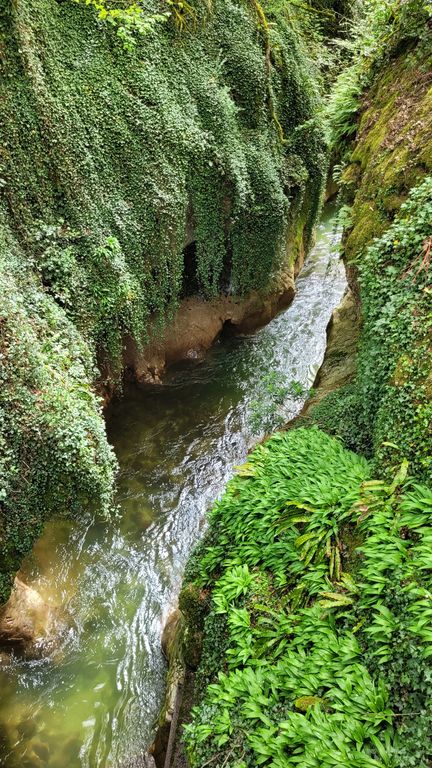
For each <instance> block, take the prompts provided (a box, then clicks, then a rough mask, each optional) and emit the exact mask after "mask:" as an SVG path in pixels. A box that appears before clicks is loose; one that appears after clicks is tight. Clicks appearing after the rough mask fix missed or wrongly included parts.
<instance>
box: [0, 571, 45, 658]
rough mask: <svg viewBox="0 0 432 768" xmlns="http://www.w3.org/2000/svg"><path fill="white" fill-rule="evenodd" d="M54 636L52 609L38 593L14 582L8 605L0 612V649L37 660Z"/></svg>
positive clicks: (17, 580) (20, 582)
mask: <svg viewBox="0 0 432 768" xmlns="http://www.w3.org/2000/svg"><path fill="white" fill-rule="evenodd" d="M55 633H56V621H55V611H54V610H53V608H51V606H50V605H48V603H46V602H45V600H44V599H43V598H42V597H41V595H40V594H39V592H37V591H36V590H35V589H33V588H32V587H29V586H27V584H24V582H22V581H20V579H17V578H16V579H15V582H14V586H13V589H12V592H11V596H10V598H9V600H8V602H7V603H6V604H5V605H4V606H3V608H1V609H0V646H1V647H2V648H3V649H4V650H14V651H16V652H18V653H21V654H23V655H25V656H26V657H38V656H40V654H41V652H42V648H43V646H44V644H45V643H46V642H47V641H49V640H52V639H53V637H54V636H55Z"/></svg>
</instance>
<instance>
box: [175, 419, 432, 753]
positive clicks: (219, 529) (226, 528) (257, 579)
mask: <svg viewBox="0 0 432 768" xmlns="http://www.w3.org/2000/svg"><path fill="white" fill-rule="evenodd" d="M237 471H238V474H237V477H236V478H234V479H233V480H232V481H231V482H230V483H229V485H228V487H227V489H226V492H225V494H224V496H223V498H222V500H221V501H220V502H218V503H217V504H216V505H215V507H214V509H213V512H212V515H211V518H210V530H209V533H208V534H207V539H206V541H205V542H204V544H203V545H202V546H201V550H199V551H198V552H197V553H196V555H195V557H194V559H193V560H192V561H191V563H190V565H189V572H188V575H187V581H186V584H185V586H184V588H183V593H182V596H181V606H182V609H183V610H184V612H185V614H186V616H187V618H188V621H189V625H188V626H189V629H188V632H189V633H190V632H191V630H192V628H195V634H194V635H193V637H192V641H193V642H196V637H197V634H196V633H197V631H199V630H200V629H202V627H203V622H204V631H205V636H204V647H203V655H202V661H201V665H200V669H199V673H198V678H199V680H198V686H197V687H198V697H199V706H198V707H197V708H196V709H195V710H194V716H193V720H192V723H191V724H190V725H188V726H187V727H186V744H187V749H188V754H189V758H190V763H191V766H204V765H207V764H208V761H211V764H212V765H215V766H216V767H218V766H236V768H245V767H246V766H254V767H255V766H257V765H268V766H274V767H275V768H276V767H278V768H284V767H285V766H288V765H297V766H299V765H301V766H305V767H306V766H307V767H308V768H322V766H329V767H330V766H338V767H339V766H346V768H354V766H357V768H373V767H375V768H384V767H385V768H396V767H398V768H402V766H410V765H412V766H414V765H415V766H418V768H426V766H428V765H429V764H430V758H431V755H432V741H431V735H430V728H429V722H430V717H431V714H432V711H431V702H432V688H431V680H432V677H431V675H432V666H431V662H430V658H431V656H432V633H431V631H430V628H429V627H430V617H431V615H432V607H431V603H430V598H431V588H432V580H431V572H432V569H431V557H430V547H431V529H430V515H431V511H432V510H431V507H432V492H431V491H430V490H429V489H428V488H427V487H424V486H421V485H419V484H418V483H416V482H414V481H413V480H410V479H407V464H406V463H404V464H403V465H402V466H401V468H400V470H399V472H398V473H397V475H396V476H395V478H394V479H393V481H392V482H391V483H388V484H386V483H385V482H383V481H381V480H375V481H374V480H371V479H369V475H370V469H369V466H368V464H367V463H366V461H365V460H364V459H362V458H361V457H359V456H358V455H355V454H354V453H351V452H348V451H346V450H345V449H344V448H343V447H342V446H341V444H340V442H338V441H336V440H335V439H334V438H331V437H329V436H327V435H325V434H324V433H323V432H321V431H319V430H317V429H316V428H311V429H303V428H300V429H297V430H292V431H290V432H288V433H285V434H277V435H275V436H274V437H273V438H271V439H270V440H269V441H267V442H266V443H265V444H264V445H262V446H259V447H258V448H256V449H255V451H254V452H253V453H252V454H251V455H250V457H249V458H248V462H247V464H245V465H244V466H242V467H239V468H238V470H237ZM209 586H212V593H211V597H210V596H209V594H208V592H207V590H208V587H209ZM208 610H209V611H210V612H209V613H208V615H206V612H207V611H208Z"/></svg>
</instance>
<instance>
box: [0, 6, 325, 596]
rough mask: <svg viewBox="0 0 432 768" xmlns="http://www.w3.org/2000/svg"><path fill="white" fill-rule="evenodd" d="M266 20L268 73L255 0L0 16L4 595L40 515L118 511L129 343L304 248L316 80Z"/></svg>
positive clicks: (290, 33)
mask: <svg viewBox="0 0 432 768" xmlns="http://www.w3.org/2000/svg"><path fill="white" fill-rule="evenodd" d="M263 13H265V10H264V11H263ZM179 15H180V17H182V18H180V17H179ZM269 16H270V21H271V25H270V26H271V29H270V30H269V35H271V38H272V39H271V50H272V61H271V66H270V67H269V66H268V62H267V53H268V51H267V48H266V43H265V40H264V39H263V35H262V28H261V26H260V23H259V19H258V17H257V12H256V8H255V6H254V5H253V4H250V3H246V2H242V1H240V0H218V1H217V2H215V3H214V4H213V5H212V7H211V9H210V6H208V5H207V4H205V3H201V4H198V3H196V4H194V5H192V4H190V5H189V4H187V3H177V4H176V3H175V2H170V3H166V4H165V5H164V6H162V8H161V6H160V4H159V3H155V4H154V5H152V4H151V3H148V4H145V5H144V4H141V3H136V4H131V3H127V2H125V3H121V2H106V1H105V0H98V1H97V2H96V0H95V1H93V0H89V2H86V1H85V0H83V1H82V2H81V1H80V2H76V1H75V0H70V1H69V0H67V2H57V0H31V2H30V0H22V2H20V3H8V4H3V5H2V6H1V9H0V38H1V47H0V70H1V77H0V91H1V93H0V120H1V123H2V146H1V148H0V185H1V187H0V193H1V200H0V213H1V216H2V218H1V222H0V226H1V238H2V241H1V259H2V262H1V264H2V266H1V273H0V279H1V281H2V282H1V287H2V294H3V293H4V294H5V295H6V294H7V296H8V298H7V301H5V302H4V303H3V306H2V309H1V311H2V315H1V323H2V325H1V332H0V344H1V345H2V347H3V352H2V354H3V355H4V357H3V358H2V362H3V369H2V382H3V385H2V390H1V393H0V400H1V403H0V407H1V408H2V419H3V420H2V422H1V424H0V436H1V437H0V439H1V440H2V445H3V448H4V450H3V458H2V462H3V463H2V474H1V489H2V490H1V499H0V503H1V505H2V507H1V512H0V530H1V534H0V556H1V569H2V574H3V577H2V578H3V582H2V587H1V594H0V601H1V600H2V599H3V598H4V597H5V596H6V594H7V590H8V587H9V581H10V574H11V573H12V572H13V571H14V570H16V568H17V566H18V564H19V562H20V559H21V557H22V556H23V554H25V552H27V551H28V550H29V548H30V546H31V542H32V541H33V539H34V537H35V536H37V534H38V532H39V531H40V529H41V526H42V524H43V521H44V520H45V519H47V518H48V517H49V516H50V515H52V514H61V513H67V512H71V511H72V512H74V513H76V514H80V513H82V512H83V511H84V510H85V509H86V508H88V507H91V506H92V505H94V506H95V508H97V507H100V508H103V509H104V510H107V509H108V507H109V506H110V499H111V495H112V481H113V474H114V471H115V462H114V460H113V457H112V454H111V452H110V450H109V448H108V446H107V443H106V437H105V433H104V428H103V422H102V420H101V413H100V405H99V403H98V400H97V398H96V396H95V395H94V393H93V391H92V384H93V382H94V381H95V380H96V379H97V378H99V380H100V384H101V385H102V386H107V387H108V388H109V389H111V390H112V388H113V387H114V386H118V385H119V383H120V379H121V372H122V366H123V360H122V357H123V345H124V340H125V338H126V337H132V338H133V339H134V340H135V343H136V344H137V345H142V344H143V343H144V342H145V341H146V338H147V334H148V328H149V326H150V325H151V327H152V328H156V327H157V328H161V327H162V326H163V323H164V321H165V319H166V317H167V316H170V315H172V313H173V311H174V310H175V307H176V306H177V303H178V301H179V297H180V295H181V292H182V291H184V292H186V293H187V292H190V290H191V289H192V287H193V290H195V291H198V292H199V294H200V295H201V296H202V297H209V296H213V295H215V294H217V293H220V292H221V291H227V292H230V293H238V294H241V293H246V292H248V291H251V290H252V289H258V290H261V291H266V290H267V289H268V285H269V282H271V278H272V275H273V274H274V273H275V272H276V271H277V270H278V268H279V267H280V265H281V263H282V262H283V261H284V262H286V261H288V260H290V259H291V260H294V259H295V258H296V256H297V254H298V252H299V250H300V249H301V248H302V242H303V241H305V242H306V241H307V240H308V238H309V235H310V231H311V226H312V223H313V221H314V218H315V216H316V213H317V211H318V208H319V204H320V199H321V190H322V183H323V180H324V178H325V174H326V149H325V141H324V137H323V131H322V130H321V128H320V126H319V123H318V122H317V113H318V109H319V104H320V97H319V92H318V91H319V78H318V76H317V73H316V69H314V67H313V66H312V65H311V64H310V62H309V59H308V55H307V53H306V51H305V48H304V46H303V44H302V39H301V27H300V26H299V25H298V24H296V25H295V27H294V26H293V25H292V24H290V23H289V20H288V19H287V17H286V15H284V14H283V13H282V14H280V13H279V14H278V13H276V12H273V11H271V12H270V13H269ZM163 20H164V21H165V22H166V23H162V21H163ZM143 33H145V34H143ZM119 36H120V38H121V39H119ZM275 115H277V120H278V121H279V123H280V126H281V128H282V131H283V141H281V137H280V131H279V128H278V125H277V122H276V121H275ZM307 211H312V213H311V214H310V215H308V213H307ZM186 233H187V235H186ZM288 237H289V240H290V243H292V244H293V246H292V247H291V250H290V251H289V252H287V246H286V243H287V242H288ZM186 239H187V240H188V242H189V243H192V244H194V245H193V248H192V252H193V253H194V254H195V261H194V263H193V265H192V267H193V268H192V269H191V274H189V273H188V275H187V276H186V277H187V280H189V281H190V285H189V286H188V285H186V286H185V274H184V256H183V250H184V247H185V243H186ZM306 244H307V242H306ZM96 361H98V362H99V364H100V370H99V371H98V369H97V367H96ZM100 371H103V374H101V372H100ZM41 393H42V394H41ZM11 402H13V403H14V406H13V407H11V406H10V403H11Z"/></svg>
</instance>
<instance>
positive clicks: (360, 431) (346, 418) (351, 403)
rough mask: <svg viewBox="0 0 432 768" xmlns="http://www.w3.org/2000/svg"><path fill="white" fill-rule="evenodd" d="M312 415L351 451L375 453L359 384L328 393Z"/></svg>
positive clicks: (325, 429) (314, 421)
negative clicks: (358, 387)
mask: <svg viewBox="0 0 432 768" xmlns="http://www.w3.org/2000/svg"><path fill="white" fill-rule="evenodd" d="M310 416H311V418H312V421H313V423H315V424H317V425H318V427H319V428H320V429H323V430H324V431H325V432H327V433H328V434H329V435H334V436H335V437H338V438H340V439H341V440H342V442H343V444H344V446H345V447H346V448H348V450H350V451H355V452H356V453H360V454H362V455H363V456H366V457H369V458H370V457H371V456H372V452H373V448H372V437H371V434H370V425H369V419H368V418H367V414H366V413H365V411H364V404H363V401H362V398H361V393H360V392H359V391H358V389H357V387H356V384H355V383H352V384H347V385H346V386H345V387H341V388H340V389H337V390H335V391H334V392H331V393H330V394H329V395H326V397H324V398H323V399H322V400H321V402H320V403H318V405H316V406H314V407H313V408H312V409H311V412H310Z"/></svg>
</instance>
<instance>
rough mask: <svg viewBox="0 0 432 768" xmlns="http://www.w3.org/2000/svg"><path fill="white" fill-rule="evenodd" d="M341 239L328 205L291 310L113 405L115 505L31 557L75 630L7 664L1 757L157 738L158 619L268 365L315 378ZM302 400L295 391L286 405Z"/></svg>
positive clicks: (123, 746) (61, 527)
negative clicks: (41, 652)
mask: <svg viewBox="0 0 432 768" xmlns="http://www.w3.org/2000/svg"><path fill="white" fill-rule="evenodd" d="M336 240H337V236H336V235H335V233H334V230H333V222H332V214H331V211H329V210H327V211H326V213H325V215H324V217H323V219H322V222H321V224H320V226H319V227H318V231H317V244H316V247H315V248H314V250H313V252H312V253H311V255H310V256H309V258H308V260H307V262H306V264H305V266H304V268H303V270H302V273H301V275H300V277H299V278H298V281H297V294H296V297H295V299H294V301H293V303H292V305H291V306H290V307H289V308H288V309H287V310H286V311H285V312H283V313H282V314H280V315H279V316H278V317H277V318H275V319H274V320H273V321H272V322H271V323H270V324H269V325H268V326H266V327H265V328H263V329H262V330H260V331H258V332H257V333H256V334H254V335H253V336H250V337H245V338H230V339H224V340H221V341H220V342H219V343H218V344H217V345H216V346H215V347H214V348H213V349H212V350H211V352H210V353H209V354H208V356H207V357H206V359H205V361H204V362H202V363H200V364H188V366H183V367H179V368H177V369H176V370H173V371H171V373H170V374H169V376H168V377H167V381H166V384H165V386H163V387H146V388H141V389H139V388H138V387H135V386H131V387H128V389H127V391H126V393H125V397H124V398H123V400H122V401H121V402H119V403H117V404H115V405H114V406H113V407H112V409H111V411H112V412H111V414H110V416H109V420H108V434H109V439H110V441H111V443H112V444H113V446H114V448H115V451H116V454H117V456H118V459H119V462H120V467H121V473H120V478H119V494H118V502H119V507H120V515H119V518H118V519H117V520H113V521H111V522H110V523H102V522H100V521H97V520H95V519H90V518H86V519H82V520H80V521H78V522H67V521H57V522H53V523H50V524H49V525H47V527H46V532H45V533H44V535H43V537H42V538H41V539H40V541H39V542H38V543H37V545H36V546H35V548H34V551H33V553H32V555H31V556H30V557H29V558H28V560H27V562H26V563H25V564H24V566H23V571H22V577H23V579H24V580H25V581H26V582H27V583H28V584H30V585H31V586H34V587H35V588H36V589H38V590H39V592H40V593H41V594H42V595H43V597H44V598H45V599H46V600H48V601H49V602H50V603H52V604H53V605H60V606H62V610H64V613H65V616H66V619H67V628H66V629H65V630H64V632H63V633H62V636H61V641H60V645H59V646H57V647H56V648H55V649H53V650H52V651H51V652H50V653H49V654H47V655H46V656H45V658H43V659H41V660H37V661H22V660H19V659H13V660H12V663H6V661H4V662H3V663H0V765H1V766H5V768H18V766H19V768H66V766H67V768H105V767H108V766H115V767H116V768H118V767H119V766H121V765H122V763H123V761H126V760H130V759H131V758H132V760H133V758H134V756H137V755H139V754H140V753H141V752H142V751H143V750H145V749H146V747H147V746H148V744H149V742H150V741H151V739H152V735H153V730H154V723H155V719H156V717H157V714H158V709H159V708H160V706H161V703H162V699H163V694H164V680H165V673H166V668H165V662H164V660H163V656H162V654H161V650H160V636H161V629H162V626H163V622H164V620H165V618H166V616H167V614H168V612H169V610H170V608H171V607H172V605H173V604H174V603H175V599H176V595H177V593H178V590H179V586H180V583H181V576H182V570H183V568H184V565H185V561H186V559H187V557H188V554H189V553H190V551H191V547H192V546H193V544H194V542H195V541H196V540H197V539H198V537H199V536H200V532H201V531H202V528H203V525H204V522H205V515H206V511H207V510H208V508H209V506H210V505H211V503H212V501H213V500H214V499H215V498H216V497H217V496H218V495H219V494H220V493H221V491H222V490H223V487H224V485H225V483H226V481H227V480H228V479H229V477H230V476H231V474H232V467H233V465H234V464H237V463H240V462H241V461H242V460H244V458H245V455H246V452H247V450H248V449H249V448H250V447H251V445H253V442H254V440H256V437H254V436H253V435H252V429H251V402H252V401H253V400H254V398H255V397H256V393H257V391H258V390H259V382H260V377H262V376H263V375H265V374H266V373H268V372H269V371H277V372H279V373H280V374H283V375H284V376H285V377H286V380H287V381H288V382H289V381H298V382H300V383H301V384H302V385H303V386H304V387H308V386H310V385H311V383H312V382H313V380H314V377H315V372H316V370H317V368H318V366H319V365H320V363H321V361H322V358H323V354H324V349H325V337H326V335H325V334H326V325H327V323H328V320H329V318H330V315H331V312H332V310H333V309H334V307H335V306H336V305H337V304H338V303H339V301H340V299H341V297H342V295H343V292H344V290H345V286H346V279H345V272H344V268H343V266H342V264H341V262H340V260H339V257H338V254H337V248H335V242H336ZM301 406H302V402H301V400H299V399H290V398H288V399H287V401H286V403H285V404H284V406H283V408H284V415H285V416H286V417H287V418H289V417H291V416H293V415H295V414H296V413H297V412H298V411H299V410H300V408H301ZM130 764H131V765H132V764H133V762H132V763H130Z"/></svg>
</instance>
